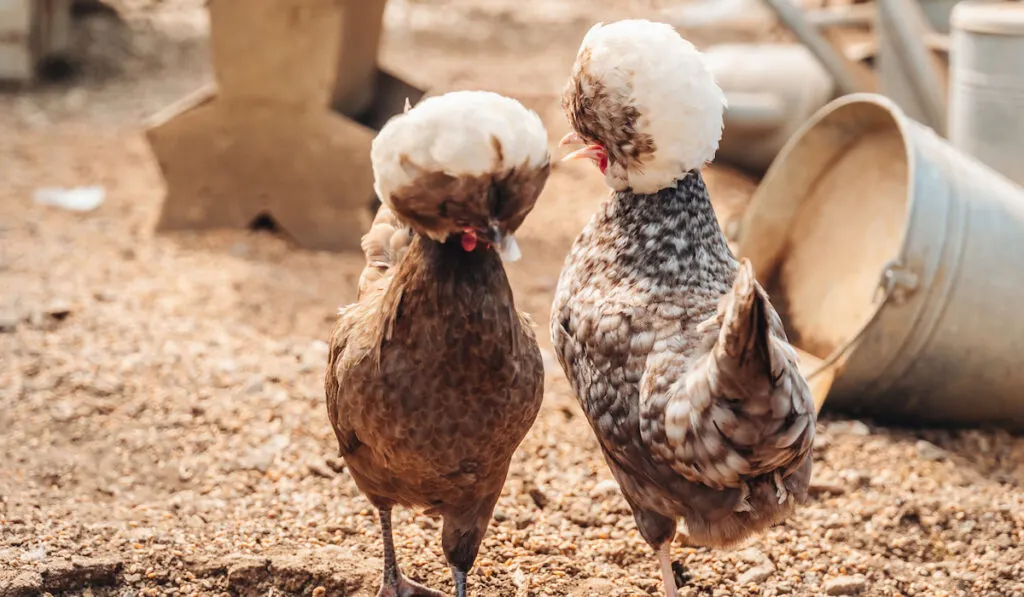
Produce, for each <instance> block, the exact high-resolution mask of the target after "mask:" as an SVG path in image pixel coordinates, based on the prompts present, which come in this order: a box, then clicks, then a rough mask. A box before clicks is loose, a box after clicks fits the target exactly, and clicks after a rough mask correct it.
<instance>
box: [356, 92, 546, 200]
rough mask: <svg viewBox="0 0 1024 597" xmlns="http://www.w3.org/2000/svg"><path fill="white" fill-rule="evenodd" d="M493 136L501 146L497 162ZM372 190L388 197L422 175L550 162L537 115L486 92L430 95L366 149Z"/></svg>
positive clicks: (479, 171)
mask: <svg viewBox="0 0 1024 597" xmlns="http://www.w3.org/2000/svg"><path fill="white" fill-rule="evenodd" d="M492 137H493V138H496V139H497V140H498V141H499V142H500V143H501V154H502V160H501V161H500V162H499V161H498V155H497V150H496V149H495V147H494V143H493V142H492ZM370 160H371V163H372V164H373V178H374V190H376V191H377V196H378V197H379V198H380V200H381V201H382V202H383V203H385V204H387V205H389V206H390V205H391V203H390V201H391V193H392V192H393V191H394V190H396V189H400V188H402V187H404V186H407V185H410V184H412V183H413V182H415V180H416V179H417V177H419V175H420V174H422V173H424V172H445V173H447V174H450V175H452V176H478V175H481V174H485V173H488V172H504V171H508V170H511V169H512V168H515V167H519V166H523V165H524V164H525V165H527V166H533V167H538V166H541V165H543V164H544V163H545V162H547V161H548V136H547V131H546V129H545V128H544V124H543V123H542V122H541V120H540V117H539V116H537V114H536V113H535V112H533V111H532V110H528V109H526V108H525V107H524V106H523V105H522V104H520V103H519V102H518V101H516V100H514V99H512V98H508V97H504V96H502V95H499V94H497V93H493V92H490V91H453V92H450V93H446V94H444V95H439V96H435V97H430V98H427V99H425V100H423V101H422V102H420V103H419V104H417V105H416V106H415V107H413V108H411V109H409V110H408V111H407V112H405V113H403V114H398V115H397V116H395V117H393V118H392V119H391V120H389V121H388V122H387V124H385V125H384V127H383V128H382V129H381V130H380V133H378V135H377V137H376V138H374V140H373V144H372V146H371V149H370Z"/></svg>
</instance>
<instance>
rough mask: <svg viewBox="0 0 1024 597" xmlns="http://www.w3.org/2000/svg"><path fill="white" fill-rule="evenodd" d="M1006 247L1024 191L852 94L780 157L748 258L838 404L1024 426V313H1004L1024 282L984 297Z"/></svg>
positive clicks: (1020, 240) (876, 102)
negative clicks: (818, 362) (1021, 363)
mask: <svg viewBox="0 0 1024 597" xmlns="http://www.w3.org/2000/svg"><path fill="white" fill-rule="evenodd" d="M972 218H973V219H974V221H973V222H972V221H971V220H972ZM999 220H1005V222H1004V224H1005V225H1002V226H1001V227H1000V225H998V224H993V222H998V221H999ZM986 227H988V228H992V232H991V234H989V233H987V232H986V230H987V228H986ZM986 234H988V235H989V236H991V237H992V239H989V238H985V235H986ZM999 241H1005V244H1008V245H1009V246H1008V247H1005V248H1006V249H1007V250H1010V251H1012V250H1013V249H1015V248H1021V249H1024V194H1021V193H1020V190H1019V189H1018V188H1017V187H1015V186H1014V185H1013V184H1012V183H1010V182H1009V181H1008V180H1006V179H1005V178H1003V177H1002V176H1000V175H998V174H996V173H995V172H994V171H992V170H990V169H988V168H987V167H985V166H983V165H982V164H980V163H979V162H977V161H976V160H974V159H973V158H970V157H969V156H966V155H965V154H961V153H960V152H957V151H956V150H954V149H953V148H952V147H951V146H950V145H949V144H948V143H946V142H945V141H943V140H942V139H941V138H939V137H938V136H937V135H936V134H935V133H934V131H932V130H931V129H928V128H926V127H924V126H923V125H920V124H918V123H916V122H914V121H912V120H910V119H909V118H907V117H906V116H905V115H904V114H903V113H902V112H901V111H900V110H899V108H898V107H897V106H896V104H895V103H893V102H892V101H891V100H889V99H887V98H885V97H883V96H879V95H875V94H854V95H848V96H845V97H842V98H839V99H837V100H835V101H833V102H831V103H830V104H828V105H827V106H825V107H824V108H822V109H821V110H820V111H819V112H818V113H817V114H816V115H815V116H814V117H813V118H811V119H810V121H808V122H807V123H806V124H805V125H804V127H802V128H801V129H800V130H799V131H798V132H797V133H796V134H795V135H794V137H793V138H792V139H791V140H790V141H789V143H787V145H786V146H785V147H784V148H783V149H782V151H781V152H780V154H779V157H778V158H777V159H776V161H775V162H774V163H773V164H772V166H771V168H770V169H769V170H768V172H767V174H766V176H765V178H764V180H763V182H762V184H761V186H760V187H759V188H758V190H757V192H756V193H755V194H754V197H753V198H752V199H751V202H750V205H749V207H748V210H747V212H746V214H745V216H744V219H743V222H742V224H741V228H740V232H739V235H738V242H737V247H738V254H739V255H741V256H744V257H747V258H749V259H750V260H751V262H752V263H753V265H754V268H755V271H756V274H757V277H758V279H759V280H760V281H761V282H762V284H764V285H765V287H766V288H767V289H768V291H769V293H770V294H771V296H772V301H773V303H774V304H775V305H776V308H777V309H778V310H779V313H780V315H781V316H782V318H783V320H784V322H785V324H786V329H787V333H789V334H790V338H791V340H792V341H793V343H794V344H795V345H796V346H797V347H798V348H799V349H802V350H803V351H805V352H807V353H810V354H811V355H813V356H814V357H817V358H820V359H823V360H824V364H823V365H822V367H821V371H823V372H827V373H828V375H830V376H833V377H834V382H833V384H832V386H831V388H830V390H829V392H828V398H827V404H828V405H829V407H832V408H837V409H839V410H843V411H846V412H852V413H855V414H865V415H870V416H875V417H878V418H880V419H889V420H897V421H911V422H914V423H921V422H930V423H939V424H944V423H953V424H958V425H959V424H984V423H1000V424H1004V425H1007V426H1009V427H1013V428H1019V429H1024V373H1020V372H1016V371H1015V370H1016V369H1019V367H1013V366H1011V365H1010V364H1009V363H1011V362H1012V361H1014V360H1019V355H1020V354H1021V350H1024V318H1021V317H1016V318H1014V317H1012V316H1007V315H1008V314H1010V313H1012V311H1013V310H1014V309H1016V307H1013V309H1010V308H1008V307H1007V305H1008V304H1010V303H1012V298H1013V297H1012V296H1011V295H1012V294H1013V292H1015V291H1014V290H1013V287H1014V286H1016V288H1017V291H1019V292H1018V293H1017V294H1020V295H1021V296H1024V279H1021V276H1019V275H1016V274H1015V273H1014V272H1011V273H1010V275H1011V276H1015V279H1016V281H1012V280H1011V281H1007V280H1005V279H1004V281H1003V282H1001V283H1000V284H999V285H997V287H996V288H993V289H986V288H984V287H983V286H982V287H981V288H978V286H981V285H983V284H985V277H984V274H992V273H995V272H996V271H998V269H997V266H998V264H995V263H989V262H991V261H993V256H994V255H995V254H998V251H999V248H997V247H992V246H988V245H987V244H986V243H989V244H991V243H994V242H999ZM1010 254H1012V253H1010ZM986 264H987V267H986ZM986 269H987V271H986ZM1018 283H1020V284H1019V285H1018ZM972 286H974V287H972ZM986 293H987V294H986ZM1008 301H1009V302H1008ZM1000 316H1003V317H1005V320H1000V319H998V318H999V317H1000ZM1000 327H1003V328H1004V329H1005V330H1006V331H1007V332H1009V335H1007V336H1000V335H999V334H998V331H997V330H998V329H1000ZM1014 334H1016V335H1015V336H1014ZM1011 369H1012V370H1011ZM814 375H816V373H815V372H811V373H810V376H812V377H813V376H814ZM811 381H812V383H813V379H812V380H811Z"/></svg>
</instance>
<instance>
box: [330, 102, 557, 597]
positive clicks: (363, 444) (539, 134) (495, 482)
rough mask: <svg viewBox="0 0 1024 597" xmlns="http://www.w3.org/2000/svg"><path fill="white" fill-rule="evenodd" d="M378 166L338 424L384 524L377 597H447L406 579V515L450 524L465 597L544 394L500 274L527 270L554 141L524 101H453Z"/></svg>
mask: <svg viewBox="0 0 1024 597" xmlns="http://www.w3.org/2000/svg"><path fill="white" fill-rule="evenodd" d="M371 158H372V163H373V172H374V179H375V188H376V190H377V194H378V196H379V197H380V198H381V200H382V203H383V205H382V206H381V208H380V210H379V211H378V213H377V216H376V218H375V220H374V223H373V225H372V227H371V229H370V231H369V232H368V233H367V234H366V236H365V237H364V238H363V251H364V253H365V254H366V259H367V265H366V268H365V270H364V271H363V274H362V276H361V278H360V281H359V295H358V300H357V302H356V303H353V304H351V305H348V306H346V307H343V308H342V309H341V311H340V314H339V318H338V323H337V325H336V327H335V329H334V332H333V334H332V335H331V341H330V352H329V356H328V367H327V372H326V379H325V388H326V394H327V410H328V414H329V416H330V420H331V424H332V426H333V427H334V432H335V434H336V435H337V438H338V444H339V447H340V449H341V454H342V455H343V456H344V458H345V460H346V462H347V464H348V469H349V471H350V472H351V474H352V478H353V479H354V480H355V482H356V485H357V486H358V487H359V489H360V490H361V491H362V492H363V493H364V494H365V495H366V496H367V497H368V498H369V499H370V501H371V502H372V503H373V504H374V506H376V507H377V509H378V511H379V514H380V524H381V531H382V535H383V541H384V574H383V582H382V586H381V589H380V592H379V593H378V595H380V596H382V597H383V596H386V597H401V596H411V595H427V596H437V595H441V593H440V592H438V591H435V590H432V589H428V588H426V587H423V586H421V585H419V584H417V583H415V582H413V581H411V580H409V579H407V578H406V577H405V576H403V575H402V573H401V571H400V570H399V567H398V564H397V561H396V557H395V551H394V542H393V540H392V532H391V510H392V508H393V507H394V506H396V505H401V506H408V507H416V508H422V509H425V510H426V511H427V512H428V513H429V514H432V515H439V516H441V517H442V518H443V521H444V523H443V529H442V532H441V541H442V546H443V549H444V553H445V556H446V558H447V560H448V562H449V564H450V566H451V568H452V571H453V574H454V578H455V589H456V594H457V595H459V596H460V597H462V596H464V595H465V593H466V574H467V573H468V572H469V570H470V568H471V567H472V565H473V562H474V560H475V559H476V556H477V551H478V549H479V547H480V542H481V540H482V539H483V536H484V533H485V531H486V529H487V526H488V523H489V521H490V518H491V513H492V511H493V510H494V505H495V503H496V501H497V499H498V494H499V493H500V492H501V489H502V486H503V485H504V483H505V478H506V474H507V472H508V469H509V464H510V462H511V459H512V454H513V452H514V451H515V450H516V448H517V447H518V446H519V443H520V442H521V441H522V440H523V437H524V436H525V435H526V433H527V431H529V429H530V427H531V426H532V425H533V422H534V420H535V419H536V417H537V413H538V411H539V409H540V404H541V397H542V394H543V383H544V381H543V376H544V372H543V362H542V360H541V355H540V349H539V348H538V347H537V341H536V337H535V336H534V333H533V330H532V328H531V323H530V322H529V320H528V319H527V318H526V316H525V315H524V314H521V313H519V312H518V311H517V310H516V307H515V303H514V301H513V297H512V290H511V288H510V287H509V282H508V278H507V277H506V275H505V269H504V267H503V265H502V261H501V260H502V258H506V259H514V258H517V257H518V247H517V245H516V243H515V239H514V236H513V234H514V233H515V231H516V229H518V228H519V226H520V225H521V224H522V222H523V220H524V218H525V217H526V216H527V214H528V213H529V212H530V210H531V209H533V206H534V203H535V202H536V200H537V197H538V195H539V194H540V192H541V189H542V188H543V186H544V184H545V182H546V180H547V177H548V173H549V171H550V158H549V154H548V143H547V133H546V131H545V129H544V126H543V124H542V123H541V121H540V118H539V117H538V116H537V115H536V114H535V113H533V112H531V111H529V110H527V109H526V108H524V107H523V106H522V105H521V104H519V103H518V102H516V101H515V100H512V99H509V98H506V97H502V96H500V95H497V94H494V93H488V92H469V91H467V92H453V93H449V94H446V95H443V96H439V97H434V98H429V99H427V100H424V101H423V102H421V103H420V104H419V105H417V106H416V107H415V108H412V109H407V111H406V113H405V114H402V115H399V116H397V117H395V118H393V119H392V120H390V121H389V122H388V123H387V124H386V125H385V126H384V128H383V129H382V130H381V132H380V134H379V135H378V136H377V137H376V139H375V140H374V142H373V148H372V154H371ZM499 254H500V255H499Z"/></svg>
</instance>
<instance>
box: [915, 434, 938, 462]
mask: <svg viewBox="0 0 1024 597" xmlns="http://www.w3.org/2000/svg"><path fill="white" fill-rule="evenodd" d="M914 449H915V450H917V456H918V458H920V459H921V460H927V461H929V462H935V461H938V460H943V459H945V458H946V451H945V450H943V449H942V448H940V447H938V446H936V445H935V444H933V443H931V442H929V441H926V440H923V439H921V440H918V441H917V443H916V444H914Z"/></svg>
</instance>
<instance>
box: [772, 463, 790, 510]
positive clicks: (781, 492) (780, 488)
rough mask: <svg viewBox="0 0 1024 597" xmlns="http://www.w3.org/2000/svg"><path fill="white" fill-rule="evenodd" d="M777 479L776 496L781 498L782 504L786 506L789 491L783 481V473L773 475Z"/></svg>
mask: <svg viewBox="0 0 1024 597" xmlns="http://www.w3.org/2000/svg"><path fill="white" fill-rule="evenodd" d="M773 477H774V478H775V495H776V496H778V498H779V503H780V504H785V503H786V499H788V498H789V491H787V490H786V483H785V482H784V481H783V479H782V471H780V470H777V471H775V474H774V475H773Z"/></svg>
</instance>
